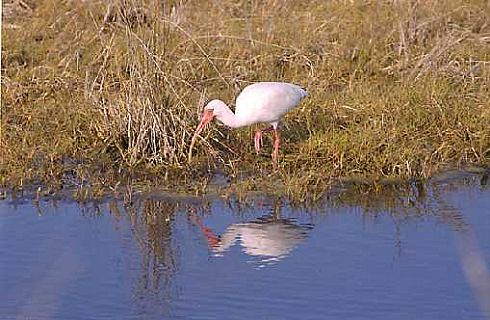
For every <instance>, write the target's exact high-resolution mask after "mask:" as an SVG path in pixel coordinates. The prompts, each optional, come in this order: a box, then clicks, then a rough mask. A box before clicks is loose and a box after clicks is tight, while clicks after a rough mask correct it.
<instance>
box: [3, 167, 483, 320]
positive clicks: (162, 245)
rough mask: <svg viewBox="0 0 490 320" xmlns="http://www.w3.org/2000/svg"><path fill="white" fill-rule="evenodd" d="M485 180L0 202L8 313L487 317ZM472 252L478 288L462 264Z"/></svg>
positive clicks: (114, 316) (45, 316) (60, 316)
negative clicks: (336, 190)
mask: <svg viewBox="0 0 490 320" xmlns="http://www.w3.org/2000/svg"><path fill="white" fill-rule="evenodd" d="M479 181H480V180H479V178H478V177H477V176H474V177H470V178H468V177H467V178H465V179H461V180H457V181H453V180H451V181H439V182H437V183H435V182H434V183H432V184H428V185H426V187H425V189H424V190H425V191H424V192H423V193H418V191H417V190H416V189H413V190H411V189H409V190H401V191H399V192H387V193H382V194H378V195H362V194H359V195H357V196H356V194H355V193H354V194H351V195H348V196H346V195H335V196H331V197H330V198H329V200H325V201H324V202H323V203H322V204H321V205H320V206H317V207H315V208H314V209H312V208H310V209H308V208H304V209H302V208H293V207H291V206H290V205H288V204H286V203H283V202H281V201H279V200H277V199H272V198H264V197H261V198H258V197H256V198H253V199H249V200H247V202H246V203H243V202H242V203H239V202H238V201H236V200H232V201H230V200H223V199H219V198H207V199H204V198H189V199H185V198H175V199H174V198H172V197H169V196H162V197H161V198H159V197H158V196H157V197H155V196H154V195H153V196H152V197H151V198H147V197H145V196H139V197H135V198H134V200H133V203H132V204H131V205H129V206H127V205H126V206H125V205H124V203H123V201H122V200H119V199H106V200H104V201H101V202H99V203H88V204H78V203H76V202H73V201H69V200H61V201H56V202H54V201H51V200H49V199H46V200H41V201H40V203H39V204H37V203H36V202H35V201H33V200H28V199H7V200H4V201H0V318H1V319H250V318H255V319H486V318H485V312H484V309H485V308H488V306H489V305H490V301H488V299H487V298H488V296H485V279H486V278H485V276H484V275H485V272H484V271H485V267H486V268H487V270H488V265H490V190H489V189H487V188H486V187H485V186H482V185H481V184H480V182H479ZM467 253H471V254H467ZM475 257H476V258H479V259H481V261H483V263H484V268H483V272H482V273H479V277H478V278H477V280H478V281H477V282H478V283H482V284H483V287H484V288H483V289H480V290H479V289H478V288H476V287H475V285H474V283H473V284H472V282H471V281H470V277H471V270H472V269H471V268H470V269H468V268H467V269H464V266H468V265H469V266H471V265H473V264H472V261H473V260H474V258H475ZM475 261H476V260H475ZM485 264H486V266H485ZM468 270H470V271H468ZM478 270H480V269H478ZM465 271H467V272H470V273H467V272H465ZM487 280H488V279H487ZM489 285H490V284H489Z"/></svg>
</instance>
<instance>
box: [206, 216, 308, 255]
mask: <svg viewBox="0 0 490 320" xmlns="http://www.w3.org/2000/svg"><path fill="white" fill-rule="evenodd" d="M294 222H295V221H294V220H292V219H276V218H275V217H273V216H264V217H261V218H259V219H257V220H255V221H251V222H245V223H236V224H232V225H231V226H229V227H228V228H227V229H226V231H225V232H224V233H223V234H222V235H221V236H220V237H219V241H218V242H217V243H216V244H214V245H212V246H211V250H212V251H213V252H215V253H217V254H222V253H223V252H225V251H227V250H229V249H230V248H231V247H232V246H233V245H235V244H236V243H237V242H238V243H239V244H240V245H241V247H242V250H243V252H245V253H246V254H248V255H250V256H254V257H258V258H260V260H261V261H262V262H273V261H278V260H280V259H282V258H284V257H286V256H288V255H289V253H290V252H291V251H293V249H294V248H296V247H297V246H298V245H299V244H300V243H301V242H302V241H304V240H305V239H306V238H307V237H308V234H309V231H310V230H311V228H312V225H297V224H295V223H294Z"/></svg>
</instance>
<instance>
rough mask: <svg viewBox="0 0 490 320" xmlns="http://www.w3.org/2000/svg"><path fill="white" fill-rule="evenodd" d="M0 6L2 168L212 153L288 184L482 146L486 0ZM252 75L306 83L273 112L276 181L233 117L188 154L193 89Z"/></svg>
mask: <svg viewBox="0 0 490 320" xmlns="http://www.w3.org/2000/svg"><path fill="white" fill-rule="evenodd" d="M5 6H6V7H7V9H8V10H10V11H8V10H7V11H8V14H9V16H7V17H6V18H5V19H4V24H3V25H2V34H3V44H2V137H1V142H0V143H1V148H2V158H1V162H2V163H1V165H2V169H1V170H0V175H1V179H2V181H3V184H22V183H24V181H25V180H27V181H29V182H31V183H32V181H35V180H40V181H41V182H42V181H44V182H46V181H47V182H49V183H52V184H59V183H61V184H63V183H64V180H63V179H65V180H66V175H67V172H69V173H70V174H71V175H74V176H80V175H82V176H83V179H88V180H90V179H93V175H92V174H87V173H86V171H84V170H86V169H83V168H85V166H87V167H92V168H94V165H96V166H95V168H97V169H96V171H97V172H98V174H97V177H98V179H102V178H100V177H101V176H104V174H103V173H110V174H111V175H112V176H114V177H116V176H117V173H118V172H120V171H121V170H126V169H131V170H135V169H137V170H140V172H146V173H150V174H153V173H155V172H158V176H161V177H166V178H167V182H169V181H173V182H174V183H175V184H178V182H177V180H179V181H181V183H182V184H186V183H187V182H188V181H190V180H192V179H194V178H196V179H197V180H198V181H203V180H202V179H204V182H203V184H201V185H206V183H207V182H206V181H207V179H209V175H207V174H203V173H202V172H205V171H207V170H209V169H211V171H214V170H216V169H217V168H219V167H222V168H224V170H225V171H226V172H227V173H228V174H231V176H235V177H236V176H239V175H240V172H243V171H246V172H251V175H252V176H253V177H255V178H254V179H251V178H245V180H243V179H241V184H243V185H244V186H245V187H246V188H248V189H255V188H266V189H272V190H287V192H289V193H290V194H297V195H301V196H303V195H306V194H308V193H310V191H311V190H312V189H316V190H323V189H325V188H327V187H328V184H329V181H331V179H337V178H339V177H369V178H375V179H377V178H380V177H402V178H411V177H428V176H430V175H431V174H433V173H434V172H436V171H437V170H439V169H440V168H442V167H446V166H454V165H466V164H486V163H488V159H489V158H490V129H489V126H488V124H489V123H490V111H489V110H490V102H489V101H490V99H489V97H490V94H489V88H490V49H489V48H490V18H489V17H490V6H489V5H488V2H487V1H476V0H474V1H462V0H448V1H415V0H414V1H313V0H312V1H307V2H294V1H290V2H288V1H278V0H270V1H260V2H259V1H252V2H250V1H240V2H235V1H219V2H217V1H215V2H211V1H208V2H205V1H168V2H159V1H142V0H112V1H95V0H94V1H83V2H82V1H63V2H58V1H53V0H44V1H39V2H35V1H32V2H31V1H25V2H14V3H7V4H4V8H5ZM16 10H17V11H16ZM16 12H17V13H16ZM18 12H21V13H22V14H19V13H18ZM264 80H274V81H288V82H294V83H299V84H302V85H304V86H306V87H307V88H308V90H309V92H310V96H309V97H308V99H307V100H306V101H305V102H303V104H302V105H301V106H300V107H299V108H297V109H296V110H294V111H293V112H292V113H291V114H290V115H288V117H287V118H286V121H285V124H284V126H285V133H284V135H283V136H284V137H285V140H286V141H285V142H284V144H283V145H284V147H285V149H284V153H283V157H282V163H281V170H280V172H279V173H277V174H276V175H275V178H276V179H274V180H277V184H274V185H272V184H271V183H269V181H270V180H272V179H269V178H267V177H266V178H260V177H261V176H262V173H263V172H265V173H267V172H268V170H269V166H270V164H269V159H268V158H267V157H265V156H264V157H261V158H259V159H256V157H254V156H253V150H252V145H251V143H250V137H251V131H250V129H242V130H236V131H231V130H228V129H226V128H223V127H221V126H214V127H213V130H209V131H208V132H207V133H206V136H205V137H204V138H205V139H202V140H200V141H199V143H198V150H197V152H198V155H199V156H198V157H196V158H195V160H194V162H193V163H192V167H194V168H196V167H197V168H198V169H197V170H196V169H193V168H191V167H189V166H188V165H187V164H186V151H187V147H188V144H189V142H190V141H189V140H190V137H191V134H192V131H193V130H194V128H195V125H196V124H197V121H198V116H199V111H200V108H201V107H202V104H203V103H204V101H205V100H206V99H209V98H211V97H220V98H222V99H224V100H228V101H230V102H231V101H232V100H234V97H235V96H236V94H237V93H238V92H239V89H240V88H243V87H244V86H245V85H247V84H249V83H252V82H255V81H264ZM73 168H75V169H73ZM203 170H204V171H203ZM89 171H90V170H89ZM81 172H83V174H82V173H81ZM101 172H102V173H101ZM257 177H259V178H257ZM107 183H109V182H107ZM169 183H170V182H169ZM200 183H201V182H200ZM274 183H276V182H274ZM199 188H200V187H199Z"/></svg>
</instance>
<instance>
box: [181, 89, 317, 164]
mask: <svg viewBox="0 0 490 320" xmlns="http://www.w3.org/2000/svg"><path fill="white" fill-rule="evenodd" d="M306 96H307V92H306V90H305V89H304V88H302V87H300V86H297V85H295V84H292V83H286V82H258V83H254V84H251V85H249V86H247V87H245V89H243V91H242V92H241V93H240V95H239V96H238V97H237V99H236V108H235V113H233V112H232V111H231V110H230V108H229V107H228V106H227V105H226V104H225V103H224V102H223V101H221V100H212V101H210V102H209V103H208V104H207V105H206V106H205V107H204V112H203V114H202V118H201V122H200V123H199V125H198V127H197V128H196V132H195V133H194V136H193V137H192V141H191V145H190V147H189V159H188V160H189V161H190V160H191V157H192V147H193V146H194V143H195V141H196V138H197V136H198V135H199V133H201V131H202V130H203V129H204V128H205V127H206V125H207V124H208V123H209V122H211V120H213V118H214V117H216V119H218V120H219V121H221V122H222V123H223V124H225V125H226V126H228V127H231V128H240V127H244V126H248V125H251V124H255V123H269V124H270V125H271V126H270V127H268V128H266V129H258V130H257V131H256V132H255V138H254V143H255V151H256V152H257V154H258V153H259V151H260V148H261V147H262V134H263V133H264V132H270V131H272V132H273V133H274V148H273V151H272V163H273V165H274V168H277V158H278V155H279V145H280V134H279V130H278V129H279V128H278V126H279V121H280V120H281V117H282V116H284V115H285V114H286V113H287V112H288V111H289V110H291V109H293V108H294V107H295V106H297V105H298V104H299V103H300V102H301V100H302V99H303V98H305V97H306Z"/></svg>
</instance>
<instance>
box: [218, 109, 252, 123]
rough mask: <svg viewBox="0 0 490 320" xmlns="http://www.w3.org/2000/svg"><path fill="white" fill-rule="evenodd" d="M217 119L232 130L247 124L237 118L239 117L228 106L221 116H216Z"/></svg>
mask: <svg viewBox="0 0 490 320" xmlns="http://www.w3.org/2000/svg"><path fill="white" fill-rule="evenodd" d="M216 119H218V120H219V121H221V122H223V124H224V125H226V126H228V127H230V128H239V127H243V126H244V125H245V123H243V121H242V120H243V119H241V118H240V117H237V115H236V114H234V113H233V111H231V109H230V108H229V107H228V106H226V108H223V110H222V112H221V114H220V115H219V116H216Z"/></svg>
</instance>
